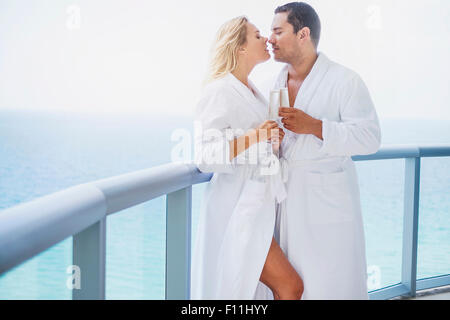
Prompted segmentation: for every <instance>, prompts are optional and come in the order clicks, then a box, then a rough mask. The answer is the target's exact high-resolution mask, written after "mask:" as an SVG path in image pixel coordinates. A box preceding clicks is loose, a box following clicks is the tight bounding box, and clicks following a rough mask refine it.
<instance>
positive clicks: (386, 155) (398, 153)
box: [352, 144, 450, 161]
mask: <svg viewBox="0 0 450 320" xmlns="http://www.w3.org/2000/svg"><path fill="white" fill-rule="evenodd" d="M449 156H450V144H440V145H419V146H418V145H386V146H382V147H381V148H380V150H379V151H378V152H377V153H375V154H371V155H366V156H353V157H352V159H353V161H371V160H393V159H405V158H420V157H449Z"/></svg>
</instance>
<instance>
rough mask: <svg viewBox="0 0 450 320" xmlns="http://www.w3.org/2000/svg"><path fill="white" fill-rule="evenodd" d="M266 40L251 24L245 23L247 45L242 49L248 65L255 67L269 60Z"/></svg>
mask: <svg viewBox="0 0 450 320" xmlns="http://www.w3.org/2000/svg"><path fill="white" fill-rule="evenodd" d="M267 40H268V39H267V38H265V37H263V36H261V35H260V34H259V30H258V29H257V28H256V27H255V26H254V25H253V24H252V23H250V22H247V43H246V44H245V45H244V46H243V47H242V49H244V50H245V52H246V59H247V63H248V64H251V65H257V64H259V63H262V62H265V61H267V60H269V59H270V53H269V50H268V48H267Z"/></svg>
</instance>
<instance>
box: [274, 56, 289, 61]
mask: <svg viewBox="0 0 450 320" xmlns="http://www.w3.org/2000/svg"><path fill="white" fill-rule="evenodd" d="M273 60H275V61H276V62H286V61H284V59H283V58H282V57H279V56H276V55H274V56H273Z"/></svg>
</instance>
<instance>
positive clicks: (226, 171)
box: [191, 74, 285, 300]
mask: <svg viewBox="0 0 450 320" xmlns="http://www.w3.org/2000/svg"><path fill="white" fill-rule="evenodd" d="M250 86H251V87H252V89H253V91H254V93H255V94H254V93H252V91H251V90H250V89H249V88H247V87H246V86H245V85H244V84H242V83H241V82H240V81H239V80H237V79H236V78H235V77H234V76H233V75H232V74H228V75H227V76H225V77H224V78H222V79H219V80H216V81H214V82H212V83H211V84H209V85H208V86H207V87H206V88H205V90H204V94H203V96H202V98H201V100H200V102H199V104H198V106H197V111H196V117H195V121H196V123H195V131H196V137H195V139H196V145H195V148H196V150H195V154H196V156H195V158H196V163H197V165H198V167H199V169H200V170H201V171H202V172H208V173H209V172H213V173H214V175H213V178H212V179H211V182H210V183H209V184H208V186H207V188H206V191H205V195H204V197H203V199H202V209H201V213H200V218H199V222H198V229H197V238H196V240H195V246H194V250H193V255H192V265H191V299H231V300H234V299H244V300H248V299H253V298H254V296H255V293H256V290H257V287H260V286H261V284H260V283H259V278H260V275H261V272H262V269H263V266H264V263H265V260H266V257H267V253H268V251H269V248H270V244H271V240H272V237H273V232H274V226H275V215H276V211H275V210H276V209H275V207H276V202H277V201H276V200H275V198H276V197H278V198H277V199H278V200H279V201H281V200H282V199H283V198H284V196H285V193H283V192H284V191H285V189H284V185H283V184H280V180H278V179H280V177H279V175H272V176H261V175H259V174H258V173H259V172H260V171H259V170H260V169H261V168H262V167H264V166H263V165H261V160H262V159H267V155H269V156H272V155H271V152H272V150H271V147H270V145H269V144H268V143H267V142H262V143H258V144H255V145H254V146H253V147H251V148H250V149H249V150H248V151H247V152H245V153H242V154H241V155H240V156H238V157H237V158H236V159H235V160H234V161H232V162H230V161H229V154H230V150H229V149H230V148H229V141H230V140H233V139H234V138H236V137H239V136H242V135H243V134H244V133H246V131H247V130H248V129H250V128H257V127H258V126H259V125H260V124H262V123H263V122H264V121H265V120H267V117H268V103H267V102H266V100H265V99H264V97H263V96H262V95H261V94H260V93H259V92H258V90H257V89H256V88H255V87H254V85H253V84H251V83H250ZM227 129H228V133H227ZM229 129H232V131H230V130H229ZM252 152H254V153H252ZM252 155H255V157H256V158H253V157H252ZM252 159H253V160H254V161H253V162H250V160H252ZM255 159H256V160H255ZM239 161H242V162H241V163H240V164H239ZM255 161H256V162H255ZM265 168H266V169H268V168H267V167H265ZM269 169H270V168H269ZM266 173H270V172H266ZM277 182H278V184H277V185H276V186H275V184H276V183H277Z"/></svg>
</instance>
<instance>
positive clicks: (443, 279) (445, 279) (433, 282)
mask: <svg viewBox="0 0 450 320" xmlns="http://www.w3.org/2000/svg"><path fill="white" fill-rule="evenodd" d="M448 285H450V274H446V275H443V276H438V277H432V278H426V279H420V280H417V288H416V289H417V291H418V290H426V289H431V288H438V287H443V286H448Z"/></svg>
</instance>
